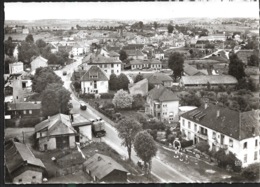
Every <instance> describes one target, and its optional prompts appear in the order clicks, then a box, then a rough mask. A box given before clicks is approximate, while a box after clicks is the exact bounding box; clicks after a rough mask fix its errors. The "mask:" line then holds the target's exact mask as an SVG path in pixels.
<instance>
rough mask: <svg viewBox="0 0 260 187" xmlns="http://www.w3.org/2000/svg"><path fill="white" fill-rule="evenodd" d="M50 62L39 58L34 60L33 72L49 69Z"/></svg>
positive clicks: (32, 62) (32, 63)
mask: <svg viewBox="0 0 260 187" xmlns="http://www.w3.org/2000/svg"><path fill="white" fill-rule="evenodd" d="M47 62H48V60H47V59H45V58H43V57H41V56H38V57H36V58H35V59H34V60H32V61H31V71H35V70H36V69H37V68H39V67H47V66H48V63H47Z"/></svg>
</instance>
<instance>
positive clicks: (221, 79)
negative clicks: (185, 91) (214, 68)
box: [181, 75, 237, 85]
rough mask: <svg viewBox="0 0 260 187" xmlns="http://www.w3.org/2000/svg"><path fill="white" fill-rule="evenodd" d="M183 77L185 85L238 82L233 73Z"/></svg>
mask: <svg viewBox="0 0 260 187" xmlns="http://www.w3.org/2000/svg"><path fill="white" fill-rule="evenodd" d="M181 79H182V82H183V84H184V85H194V84H198V85H206V84H208V83H210V84H237V79H236V78H235V77H233V76H231V75H201V76H182V78H181Z"/></svg>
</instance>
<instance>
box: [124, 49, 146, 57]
mask: <svg viewBox="0 0 260 187" xmlns="http://www.w3.org/2000/svg"><path fill="white" fill-rule="evenodd" d="M125 52H126V53H127V55H128V56H144V53H143V52H142V51H141V50H125Z"/></svg>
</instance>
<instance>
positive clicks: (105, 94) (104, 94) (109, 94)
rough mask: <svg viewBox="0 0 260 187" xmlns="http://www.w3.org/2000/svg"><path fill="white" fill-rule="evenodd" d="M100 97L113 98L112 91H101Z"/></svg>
mask: <svg viewBox="0 0 260 187" xmlns="http://www.w3.org/2000/svg"><path fill="white" fill-rule="evenodd" d="M100 95H101V98H102V99H113V97H114V94H113V93H102V94H100Z"/></svg>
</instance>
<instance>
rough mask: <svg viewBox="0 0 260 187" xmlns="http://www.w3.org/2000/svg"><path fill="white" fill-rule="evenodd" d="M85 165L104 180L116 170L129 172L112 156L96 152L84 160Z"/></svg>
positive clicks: (92, 173)
mask: <svg viewBox="0 0 260 187" xmlns="http://www.w3.org/2000/svg"><path fill="white" fill-rule="evenodd" d="M83 165H84V167H86V169H87V170H89V171H90V172H91V175H92V176H95V177H97V178H98V179H99V180H102V179H103V178H104V177H105V176H107V175H108V174H110V173H111V172H113V171H114V170H118V171H122V172H126V173H128V171H127V170H126V169H125V168H124V167H123V166H121V165H120V164H119V163H117V162H116V161H115V160H114V159H112V158H111V157H108V156H105V155H102V154H98V153H96V154H95V155H94V156H92V157H90V158H89V159H88V160H87V161H85V162H84V164H83Z"/></svg>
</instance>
